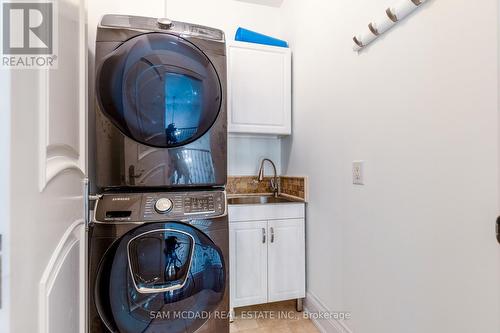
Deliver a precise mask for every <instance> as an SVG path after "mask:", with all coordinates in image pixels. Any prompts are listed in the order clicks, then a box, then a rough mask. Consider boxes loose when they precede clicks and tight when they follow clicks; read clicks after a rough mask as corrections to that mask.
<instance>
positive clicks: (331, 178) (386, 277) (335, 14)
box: [282, 0, 500, 333]
mask: <svg viewBox="0 0 500 333" xmlns="http://www.w3.org/2000/svg"><path fill="white" fill-rule="evenodd" d="M393 2H394V1H388V0H376V1H374V0H336V1H321V0H309V1H301V0H286V1H285V2H284V5H283V6H284V8H283V11H284V21H283V27H284V32H283V37H284V38H285V39H288V40H289V41H290V44H291V47H292V49H293V52H294V55H293V57H294V60H293V63H294V67H293V71H294V76H293V80H294V91H293V92H294V98H293V104H294V114H293V116H294V126H293V133H294V135H293V141H292V140H286V141H285V142H284V144H283V160H282V164H283V171H284V172H285V173H288V174H306V175H309V177H310V178H309V180H310V203H309V205H308V212H307V213H308V223H307V240H308V291H309V292H310V293H311V294H312V295H314V296H316V297H317V298H318V299H319V301H320V302H322V303H323V304H324V305H325V306H326V307H327V308H329V309H330V310H332V311H340V310H345V311H352V316H353V319H352V320H351V321H349V322H348V323H347V324H348V325H349V326H350V327H351V328H352V330H353V331H354V332H358V333H363V332H364V333H368V332H370V333H390V332H391V333H400V332H405V333H413V332H415V333H417V332H457V333H458V332H460V333H469V332H481V333H496V332H498V328H499V324H498V318H499V313H500V311H499V299H500V292H499V288H498V286H499V281H497V279H498V245H497V244H496V243H495V239H494V220H495V218H496V215H497V212H498V161H497V158H498V115H497V112H498V102H497V89H498V84H497V74H498V68H497V67H498V66H497V57H498V52H497V44H498V42H497V37H498V36H497V20H498V15H497V1H496V0H484V1H481V6H480V9H479V7H477V2H474V1H465V0H459V1H457V0H440V1H429V2H428V3H427V4H426V5H425V6H424V7H423V8H421V9H420V10H419V11H417V13H416V14H415V15H413V16H412V17H410V18H408V19H407V20H406V21H405V22H402V23H401V24H399V25H398V26H397V27H396V28H395V29H393V30H392V31H390V32H389V33H387V34H386V35H385V36H384V37H382V38H381V39H380V40H379V41H377V42H376V43H374V44H373V45H372V46H371V47H369V48H368V49H367V50H365V51H364V52H362V53H361V54H359V55H358V54H356V53H354V52H352V44H353V42H352V36H353V35H354V34H356V33H358V31H360V29H363V28H364V27H366V24H367V23H368V22H369V20H370V19H371V18H372V17H373V16H375V15H376V14H377V13H379V14H380V13H383V10H384V8H386V7H387V6H388V5H389V4H392V3H393ZM297 22H300V24H297ZM359 159H360V160H365V161H366V186H361V187H360V186H353V185H352V180H351V163H352V161H353V160H359Z"/></svg>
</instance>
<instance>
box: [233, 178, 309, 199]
mask: <svg viewBox="0 0 500 333" xmlns="http://www.w3.org/2000/svg"><path fill="white" fill-rule="evenodd" d="M271 178H272V177H265V178H264V181H262V182H259V181H258V178H257V176H229V177H228V178H227V186H226V191H227V194H228V195H236V194H272V193H273V190H272V189H271V182H270V181H271ZM278 183H279V184H280V194H282V195H284V196H291V197H294V198H297V199H302V200H307V178H306V177H289V176H281V177H278Z"/></svg>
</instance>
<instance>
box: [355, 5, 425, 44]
mask: <svg viewBox="0 0 500 333" xmlns="http://www.w3.org/2000/svg"><path fill="white" fill-rule="evenodd" d="M426 1H427V0H400V1H399V3H397V4H396V5H395V6H394V7H389V8H387V9H386V10H385V15H383V16H381V17H380V18H379V19H378V20H375V21H372V22H370V23H369V24H368V29H367V30H366V31H364V32H363V33H362V34H359V35H356V36H354V37H353V39H352V40H353V41H354V46H353V50H354V51H356V52H358V51H360V50H361V49H363V48H364V47H366V46H367V45H368V44H370V43H371V42H373V41H374V40H375V39H377V38H378V37H379V36H380V35H382V34H383V33H384V32H386V31H387V30H389V29H390V28H392V27H393V26H394V25H396V24H397V23H398V22H400V21H402V20H403V19H404V18H405V17H407V16H408V15H410V13H412V12H413V11H415V10H416V9H417V8H419V7H420V6H421V5H422V4H423V3H425V2H426Z"/></svg>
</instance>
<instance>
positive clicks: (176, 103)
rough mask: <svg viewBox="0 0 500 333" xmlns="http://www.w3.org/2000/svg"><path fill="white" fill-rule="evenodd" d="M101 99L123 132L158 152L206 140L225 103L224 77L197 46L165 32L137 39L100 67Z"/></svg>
mask: <svg viewBox="0 0 500 333" xmlns="http://www.w3.org/2000/svg"><path fill="white" fill-rule="evenodd" d="M96 93H97V100H98V103H99V105H100V108H101V110H102V111H103V113H104V114H105V115H106V116H107V117H108V119H109V120H110V121H111V122H112V123H113V124H114V125H115V126H116V127H117V128H118V129H120V131H121V132H122V133H124V134H125V135H126V136H128V137H130V138H131V139H133V140H135V141H137V142H139V143H142V144H145V145H148V146H153V147H159V148H172V147H179V146H184V145H186V144H189V143H190V142H193V141H195V140H197V139H198V138H200V137H201V136H203V134H205V133H206V132H207V131H208V130H209V129H210V127H211V126H212V125H213V124H214V122H215V120H216V119H217V116H218V114H219V111H220V108H221V103H222V87H221V83H220V79H219V76H218V74H217V71H216V70H215V68H214V66H213V64H212V62H211V61H210V59H209V58H208V57H207V56H206V55H205V54H204V53H203V52H202V51H201V50H200V49H199V48H198V47H196V46H195V45H194V44H192V43H191V42H189V41H187V40H185V39H183V38H182V37H179V36H175V35H171V34H166V33H147V34H142V35H139V36H137V37H133V38H131V39H129V40H127V41H125V42H124V43H123V44H121V45H120V46H119V47H118V48H116V49H115V50H114V51H113V52H111V53H110V54H109V55H108V56H107V57H106V58H105V59H103V61H102V63H101V65H100V66H99V68H98V72H97V80H96Z"/></svg>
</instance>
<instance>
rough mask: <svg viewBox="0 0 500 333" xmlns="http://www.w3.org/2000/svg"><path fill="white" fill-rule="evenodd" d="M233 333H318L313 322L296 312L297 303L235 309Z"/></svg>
mask: <svg viewBox="0 0 500 333" xmlns="http://www.w3.org/2000/svg"><path fill="white" fill-rule="evenodd" d="M235 312H236V313H235V315H236V317H235V320H234V322H233V323H231V326H230V327H231V330H230V331H231V333H236V332H237V333H250V332H256V333H318V332H319V330H318V329H317V328H316V326H314V324H313V323H312V321H310V320H309V319H306V318H304V317H303V313H301V312H297V311H296V310H295V301H287V302H278V303H270V304H262V305H256V306H249V307H244V308H238V309H235Z"/></svg>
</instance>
